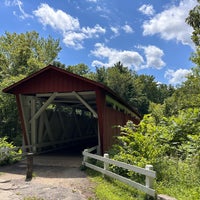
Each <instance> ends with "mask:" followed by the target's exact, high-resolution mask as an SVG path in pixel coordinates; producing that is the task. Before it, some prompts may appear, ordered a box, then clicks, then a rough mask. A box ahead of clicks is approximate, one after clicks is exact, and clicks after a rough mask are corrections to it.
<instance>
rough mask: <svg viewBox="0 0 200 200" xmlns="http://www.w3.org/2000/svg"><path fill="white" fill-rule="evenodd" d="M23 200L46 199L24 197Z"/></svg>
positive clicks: (41, 199)
mask: <svg viewBox="0 0 200 200" xmlns="http://www.w3.org/2000/svg"><path fill="white" fill-rule="evenodd" d="M23 200H44V199H43V198H40V197H24V198H23Z"/></svg>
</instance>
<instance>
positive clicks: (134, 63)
mask: <svg viewBox="0 0 200 200" xmlns="http://www.w3.org/2000/svg"><path fill="white" fill-rule="evenodd" d="M91 54H92V55H94V56H95V57H97V58H100V59H106V60H107V62H106V63H103V62H101V61H99V60H94V61H93V62H92V66H105V67H111V66H113V65H114V64H116V63H117V62H119V61H120V62H122V63H123V65H124V66H127V67H133V68H134V69H139V68H140V66H141V64H142V63H143V62H144V60H143V58H142V56H141V55H140V54H139V53H137V52H135V51H125V50H124V51H118V50H116V49H112V48H108V47H106V46H105V45H104V44H101V43H97V44H95V50H93V51H91Z"/></svg>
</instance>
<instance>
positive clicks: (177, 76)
mask: <svg viewBox="0 0 200 200" xmlns="http://www.w3.org/2000/svg"><path fill="white" fill-rule="evenodd" d="M190 73H192V71H191V70H188V69H181V68H180V69H178V70H176V71H175V70H173V69H168V70H167V71H166V72H165V75H164V76H165V78H167V79H168V80H169V83H170V84H172V85H177V84H180V83H182V82H184V81H185V80H186V77H187V75H188V74H190Z"/></svg>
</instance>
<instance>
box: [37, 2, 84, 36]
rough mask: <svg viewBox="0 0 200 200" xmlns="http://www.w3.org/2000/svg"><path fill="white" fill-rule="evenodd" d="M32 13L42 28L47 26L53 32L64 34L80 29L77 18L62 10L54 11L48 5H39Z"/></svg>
mask: <svg viewBox="0 0 200 200" xmlns="http://www.w3.org/2000/svg"><path fill="white" fill-rule="evenodd" d="M33 13H34V15H35V16H36V17H38V19H39V21H40V22H41V23H42V24H43V25H44V26H47V25H49V26H51V28H53V29H55V30H60V31H62V32H66V31H73V30H78V29H79V28H80V24H79V20H78V19H77V18H74V17H72V16H70V15H68V14H67V13H65V12H63V11H62V10H57V11H55V10H54V9H53V8H51V7H50V6H49V5H48V4H41V5H40V6H39V8H38V9H37V10H35V11H33Z"/></svg>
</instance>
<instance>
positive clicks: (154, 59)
mask: <svg viewBox="0 0 200 200" xmlns="http://www.w3.org/2000/svg"><path fill="white" fill-rule="evenodd" d="M139 48H141V49H143V50H144V53H145V57H146V64H145V65H143V68H150V67H151V68H156V69H161V68H163V67H164V66H165V65H166V64H165V62H164V61H163V60H162V57H163V56H164V52H163V51H162V50H161V49H159V48H158V47H156V46H153V45H149V46H141V47H139Z"/></svg>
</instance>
